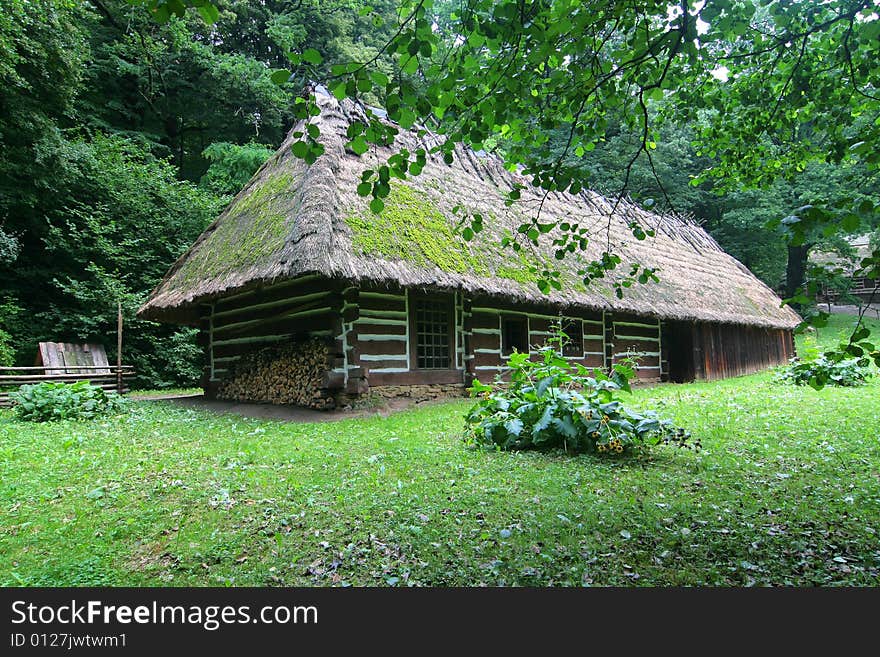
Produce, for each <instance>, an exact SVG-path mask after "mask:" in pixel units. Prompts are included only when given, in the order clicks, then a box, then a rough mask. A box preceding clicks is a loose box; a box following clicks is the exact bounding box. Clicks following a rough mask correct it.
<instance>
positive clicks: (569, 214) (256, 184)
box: [140, 95, 799, 328]
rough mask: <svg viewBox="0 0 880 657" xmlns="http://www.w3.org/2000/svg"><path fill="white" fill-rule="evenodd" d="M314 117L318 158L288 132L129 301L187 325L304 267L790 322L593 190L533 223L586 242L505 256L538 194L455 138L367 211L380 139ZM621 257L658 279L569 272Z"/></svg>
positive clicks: (666, 225)
mask: <svg viewBox="0 0 880 657" xmlns="http://www.w3.org/2000/svg"><path fill="white" fill-rule="evenodd" d="M318 103H319V105H320V108H321V113H320V115H318V116H316V117H313V118H312V119H311V120H312V122H314V123H316V124H318V125H319V127H320V129H321V136H320V138H319V140H320V142H321V143H322V144H323V146H324V147H325V153H324V154H323V155H322V156H320V157H319V158H318V160H317V161H316V162H315V163H314V164H313V165H311V166H309V165H307V164H305V162H304V161H302V160H300V159H298V158H296V157H295V156H294V155H293V154H292V153H291V152H290V147H291V144H292V143H293V142H294V141H295V138H294V136H293V133H294V132H296V131H302V130H303V127H302V126H298V127H297V128H294V129H293V130H292V131H291V134H290V135H288V137H287V139H286V140H285V142H284V143H283V144H282V145H281V148H279V149H278V151H277V153H275V155H274V156H272V157H271V158H270V159H269V160H268V161H267V162H266V164H265V165H264V166H263V167H262V168H261V169H260V170H259V171H258V172H257V173H256V174H255V175H254V177H253V178H252V179H251V181H250V182H249V183H248V184H247V186H246V187H245V188H244V189H243V190H242V191H241V192H240V193H239V194H238V195H237V196H236V197H235V199H234V200H233V201H232V203H230V205H229V207H227V208H226V210H225V211H224V212H223V213H222V214H221V215H220V217H219V218H218V219H217V220H216V221H215V222H214V223H213V224H211V226H209V227H208V229H207V230H205V232H204V233H203V234H202V235H201V236H200V237H199V239H198V240H197V241H196V243H195V244H194V245H193V246H192V247H191V248H190V249H189V251H187V252H186V253H185V254H183V256H181V257H180V259H178V261H177V262H176V263H175V264H174V266H173V267H172V268H171V270H170V271H169V272H168V274H167V275H166V276H165V278H164V279H163V280H162V282H161V283H160V284H159V285H158V286H157V288H156V289H155V290H154V291H153V293H152V294H151V295H150V298H149V300H148V301H147V303H146V304H144V306H143V307H142V308H141V310H140V315H141V316H142V317H144V318H148V319H156V320H164V321H176V322H193V321H194V320H195V317H196V308H197V306H198V304H200V303H203V302H207V301H210V300H212V299H216V298H218V297H220V296H223V295H226V294H229V293H232V292H233V291H240V290H242V289H246V288H251V287H255V286H262V285H269V284H271V283H273V282H277V281H280V280H283V279H288V278H292V277H295V276H299V275H302V274H308V273H319V274H323V275H326V276H327V277H330V278H334V279H344V280H352V281H371V282H375V283H380V284H401V285H404V286H417V287H430V288H444V289H462V290H466V291H469V292H472V293H486V294H491V295H499V296H504V297H508V298H511V299H515V300H520V301H537V302H542V303H547V302H550V303H552V304H554V305H557V306H570V305H576V306H582V307H587V308H592V309H597V310H601V309H612V308H613V309H618V310H625V311H630V312H634V313H639V314H646V315H653V316H659V317H661V318H669V319H682V320H704V321H713V322H723V323H736V324H749V325H759V326H767V327H779V328H783V327H784V328H789V327H792V326H794V325H796V324H797V323H798V321H799V318H798V317H797V315H796V314H795V313H794V312H792V311H791V310H789V309H788V308H781V307H780V300H779V298H778V297H777V296H776V295H775V294H774V293H773V292H772V291H771V290H770V289H769V288H768V287H767V286H766V285H764V284H763V283H761V282H760V281H759V280H758V279H757V278H755V276H754V275H752V274H751V272H749V271H748V269H746V268H745V267H744V266H743V265H742V264H741V263H739V262H738V261H737V260H736V259H734V258H733V257H731V256H730V255H728V254H726V253H725V252H724V251H723V250H722V249H721V248H720V247H719V246H718V244H717V243H716V242H715V240H713V239H712V238H711V237H710V236H709V235H708V234H707V233H706V232H705V231H704V230H703V229H702V228H700V227H699V226H697V225H696V224H694V223H693V222H690V221H687V220H684V219H682V218H678V217H674V216H659V215H656V214H652V213H650V212H646V211H645V210H642V209H641V208H639V207H638V206H636V205H635V204H633V203H630V202H626V201H624V202H621V203H620V204H618V206H617V208H616V209H615V210H614V212H613V213H612V207H613V206H612V203H611V202H610V201H609V200H607V199H606V198H604V197H602V196H601V195H599V194H596V193H594V192H583V193H581V194H577V195H572V194H568V193H551V194H550V195H549V196H548V197H547V198H546V200H545V202H544V204H543V208H542V211H541V222H542V223H549V222H551V221H553V220H557V219H558V220H560V221H565V222H569V223H577V224H579V225H580V226H581V227H587V228H589V229H590V235H591V239H590V244H589V246H588V249H587V251H585V252H583V253H581V254H579V255H575V254H568V256H567V257H566V258H565V259H564V260H563V261H559V260H555V259H554V252H555V250H556V248H558V247H555V246H553V245H552V240H553V239H554V238H556V237H558V236H559V233H558V230H559V229H554V231H553V232H551V233H548V234H546V235H543V236H542V237H541V240H540V243H541V244H542V247H541V251H540V252H529V251H527V250H524V251H522V252H520V253H514V252H513V251H511V250H510V249H509V248H507V249H501V248H500V247H499V245H498V244H499V241H500V239H501V237H502V236H503V235H504V234H505V233H506V232H508V231H509V232H511V233H512V232H515V231H516V228H517V226H519V225H520V224H522V223H524V222H525V221H528V220H529V219H530V217H531V216H532V215H533V214H534V212H535V210H536V208H537V206H538V204H539V203H540V201H541V199H542V196H543V190H541V189H537V188H534V187H532V186H531V185H529V183H528V180H526V179H525V178H523V177H522V176H520V175H517V174H515V173H511V172H509V171H507V170H506V169H505V168H504V167H503V166H502V163H501V162H500V161H499V160H498V159H497V158H494V157H484V156H478V155H477V154H475V153H474V152H473V151H471V150H468V149H466V148H463V147H457V149H456V159H455V162H454V163H453V164H452V165H447V164H445V163H444V162H443V160H442V158H440V157H439V156H435V157H431V156H429V157H428V162H427V165H426V166H425V167H424V170H423V171H422V173H421V175H419V176H415V177H409V178H408V179H407V180H405V181H403V180H396V179H392V191H391V194H390V196H389V197H388V198H387V199H386V207H385V210H384V211H383V212H382V214H381V215H375V214H373V213H372V212H371V211H370V209H369V207H368V199H364V198H362V197H360V196H358V195H357V192H356V187H357V184H358V183H359V182H360V181H361V172H363V171H364V170H366V169H375V168H376V167H377V166H378V165H379V164H381V163H382V162H384V161H385V160H386V159H387V157H388V156H389V155H390V151H389V150H388V149H384V148H378V149H376V150H375V151H370V152H368V153H367V154H365V155H363V156H360V157H358V156H357V155H355V154H353V153H351V152H347V151H346V149H345V146H344V145H345V143H346V142H347V141H348V139H347V138H346V130H347V128H348V126H349V125H350V123H351V121H352V120H354V119H356V118H358V117H359V116H361V114H360V110H359V108H358V107H357V106H355V105H354V104H353V103H351V102H349V101H344V102H343V103H341V104H340V103H339V102H337V101H336V99H334V98H332V97H329V96H324V95H319V96H318ZM434 139H435V137H432V136H430V135H429V136H428V137H423V138H420V137H419V136H418V135H417V134H416V133H414V132H406V131H401V134H400V135H398V137H397V140H396V144H395V148H400V147H405V148H407V149H408V150H409V151H410V152H414V151H415V150H416V149H417V148H419V147H420V146H421V147H430V146H432V145H433V144H436V141H433V140H434ZM515 183H520V184H524V185H526V189H524V190H523V191H522V197H521V199H520V200H519V201H517V202H516V203H514V204H513V205H512V206H510V207H508V206H507V205H505V202H504V199H505V195H506V193H507V192H508V191H510V189H511V188H512V186H513V185H514V184H515ZM455 206H461V207H462V208H464V209H466V210H467V211H469V212H472V213H480V214H482V216H483V217H484V225H485V229H484V230H483V231H482V232H481V233H478V234H477V237H476V238H475V239H474V240H473V241H472V242H465V241H464V240H463V239H462V238H461V237H460V235H459V234H458V232H457V231H456V226H458V225H459V222H460V221H461V215H460V214H459V215H455V214H454V213H453V208H454V207H455ZM632 222H638V223H639V224H640V225H641V226H642V227H643V228H644V229H648V228H653V229H654V230H655V231H656V236H655V237H653V238H652V237H648V238H647V239H645V240H643V241H639V240H637V239H636V238H635V237H633V235H632V230H631V228H630V224H631V223H632ZM609 241H610V243H611V244H612V245H614V252H615V253H617V254H618V255H620V256H621V258H622V260H623V261H622V263H621V264H620V265H619V266H618V268H617V270H616V271H615V272H613V274H614V275H619V276H624V275H625V274H627V273H628V272H629V269H630V264H631V263H633V262H638V263H640V264H642V265H644V266H647V267H655V268H657V270H658V276H659V278H660V282H659V283H648V284H645V285H642V284H638V283H636V284H634V285H633V286H632V287H630V288H628V289H626V291H625V296H624V298H623V299H618V298H616V296H615V295H614V293H613V286H612V284H611V282H610V281H611V280H613V278H612V277H610V276H609V277H608V278H606V279H603V280H599V281H594V282H593V283H591V284H590V285H589V286H584V285H583V283H582V282H581V279H582V277H581V276H579V275H578V274H577V272H578V270H579V269H582V268H583V264H584V263H585V262H588V261H589V260H592V259H593V258H597V257H599V256H600V255H601V253H602V251H604V250H605V245H606V243H608V242H609ZM534 263H538V264H543V263H547V264H549V265H550V267H549V268H550V269H555V268H559V269H560V271H561V272H562V278H563V279H564V281H565V284H564V287H563V289H562V290H561V291H553V292H552V293H551V294H550V295H549V296H548V295H545V294H543V293H542V292H541V291H540V290H539V289H538V288H537V286H536V284H535V282H534V281H535V275H534V274H533V273H531V272H530V271H529V266H530V265H532V264H534Z"/></svg>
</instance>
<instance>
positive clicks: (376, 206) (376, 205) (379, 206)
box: [370, 198, 385, 214]
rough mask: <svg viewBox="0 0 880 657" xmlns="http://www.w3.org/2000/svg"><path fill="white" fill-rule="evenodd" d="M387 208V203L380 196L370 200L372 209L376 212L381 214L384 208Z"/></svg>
mask: <svg viewBox="0 0 880 657" xmlns="http://www.w3.org/2000/svg"><path fill="white" fill-rule="evenodd" d="M384 209H385V203H384V201H382V199H380V198H374V199H373V200H372V201H370V210H372V211H373V212H374V213H375V214H379V213H380V212H382V210H384Z"/></svg>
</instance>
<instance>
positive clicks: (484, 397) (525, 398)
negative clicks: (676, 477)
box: [465, 341, 700, 454]
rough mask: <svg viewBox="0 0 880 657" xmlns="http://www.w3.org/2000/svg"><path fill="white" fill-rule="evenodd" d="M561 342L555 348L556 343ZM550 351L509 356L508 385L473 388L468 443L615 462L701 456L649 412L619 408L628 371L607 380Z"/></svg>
mask: <svg viewBox="0 0 880 657" xmlns="http://www.w3.org/2000/svg"><path fill="white" fill-rule="evenodd" d="M560 342H561V341H560ZM559 351H561V350H557V349H556V348H555V347H554V346H553V345H552V344H551V345H549V346H546V347H543V348H542V349H540V350H539V359H538V360H535V361H533V360H530V359H529V355H528V354H525V353H518V352H514V353H513V354H512V355H511V356H510V358H509V359H508V361H507V366H508V368H510V370H511V378H510V381H509V382H507V383H505V382H503V381H502V380H501V377H500V375H498V376H496V380H495V384H494V385H487V384H484V383H481V382H480V381H479V380H476V381H474V384H473V387H472V388H470V391H471V395H472V396H474V397H477V398H478V401H477V403H476V404H475V405H474V406H473V407H472V408H471V409H470V411H469V412H468V414H467V416H466V420H465V422H466V430H467V439H468V440H470V441H471V442H473V443H475V444H479V445H484V446H494V447H496V448H499V449H502V450H520V449H552V448H562V449H564V450H565V451H566V452H569V451H571V452H598V453H604V454H621V453H623V452H627V451H630V450H632V449H634V448H641V447H644V446H648V445H657V444H672V445H676V446H678V447H688V448H690V447H692V446H693V447H694V448H695V449H699V448H700V444H699V441H691V436H690V434H689V433H688V432H687V431H685V430H684V429H681V428H678V427H676V426H674V425H673V423H672V422H671V421H670V420H667V419H662V418H660V417H658V415H657V414H656V413H655V412H654V411H635V410H632V409H629V408H627V407H625V406H624V405H623V404H622V403H621V402H620V401H619V400H617V399H615V394H616V393H617V392H619V391H620V390H625V391H630V387H629V379H630V378H631V377H632V376H633V374H634V371H633V369H632V368H631V367H630V366H629V364H628V363H622V364H618V365H616V366H615V367H614V370H613V372H612V374H611V375H610V376H609V375H607V374H605V373H603V372H600V371H597V370H588V369H587V368H585V367H583V366H582V365H578V364H572V363H570V362H569V361H567V360H566V359H565V358H563V357H562V356H560V355H559Z"/></svg>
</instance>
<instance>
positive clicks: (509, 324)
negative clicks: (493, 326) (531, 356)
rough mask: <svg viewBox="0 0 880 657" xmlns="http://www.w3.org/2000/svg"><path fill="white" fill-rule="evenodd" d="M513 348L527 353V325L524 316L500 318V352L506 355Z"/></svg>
mask: <svg viewBox="0 0 880 657" xmlns="http://www.w3.org/2000/svg"><path fill="white" fill-rule="evenodd" d="M514 349H516V350H517V351H519V352H520V353H525V354H527V353H529V325H528V322H527V320H526V318H525V317H505V318H503V319H502V320H501V353H503V354H504V355H505V356H507V355H508V354H512V353H513V350H514Z"/></svg>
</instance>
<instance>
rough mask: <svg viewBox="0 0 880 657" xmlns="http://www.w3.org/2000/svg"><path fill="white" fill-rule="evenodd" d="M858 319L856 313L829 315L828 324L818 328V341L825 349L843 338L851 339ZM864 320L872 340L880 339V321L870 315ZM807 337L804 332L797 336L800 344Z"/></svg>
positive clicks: (835, 344) (815, 335)
mask: <svg viewBox="0 0 880 657" xmlns="http://www.w3.org/2000/svg"><path fill="white" fill-rule="evenodd" d="M857 319H858V318H857V317H856V316H855V315H841V314H835V315H831V316H829V318H828V324H827V326H822V327H820V328H817V329H816V333H815V334H814V337H815V340H816V342H817V343H818V344H819V346H821V347H822V348H824V349H830V348H832V347H836V346H837V344H838V343H839V342H840V341H841V340H844V341H846V340H848V339H849V336H850V335H852V331H853V328H855V325H856V320H857ZM862 321H863V323H864V325H865V326H866V327H867V328H868V329H869V330H870V331H871V339H872V341H874V342H876V341H877V340H880V321H878V320H876V319H870V318H869V317H865V318H864V319H863V320H862ZM805 338H806V335H804V334H802V335H799V336H798V337H797V342H798V345H799V346H800V345H801V344H803V341H804V339H805Z"/></svg>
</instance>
